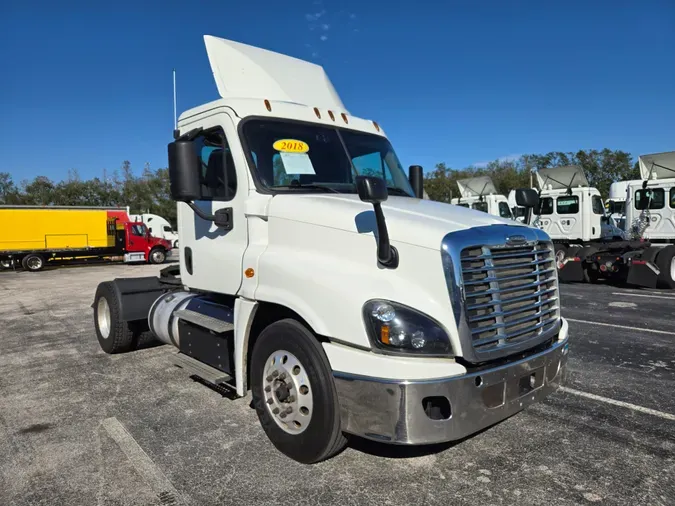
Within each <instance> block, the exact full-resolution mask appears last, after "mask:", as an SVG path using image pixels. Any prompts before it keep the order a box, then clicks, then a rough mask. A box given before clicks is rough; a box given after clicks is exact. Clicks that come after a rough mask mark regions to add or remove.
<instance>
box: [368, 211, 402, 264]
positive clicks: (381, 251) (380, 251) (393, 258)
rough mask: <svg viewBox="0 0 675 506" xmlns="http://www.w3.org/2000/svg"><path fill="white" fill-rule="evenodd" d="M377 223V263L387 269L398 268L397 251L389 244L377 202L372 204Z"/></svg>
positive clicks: (384, 223)
mask: <svg viewBox="0 0 675 506" xmlns="http://www.w3.org/2000/svg"><path fill="white" fill-rule="evenodd" d="M373 209H374V211H375V220H376V222H377V261H378V262H379V263H380V264H381V265H382V267H386V268H388V269H396V268H397V267H398V251H397V250H396V248H395V247H394V246H392V245H391V244H390V243H389V231H388V230H387V224H386V222H385V220H384V213H383V212H382V206H381V205H380V203H379V202H376V203H374V204H373Z"/></svg>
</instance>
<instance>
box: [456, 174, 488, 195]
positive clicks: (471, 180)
mask: <svg viewBox="0 0 675 506" xmlns="http://www.w3.org/2000/svg"><path fill="white" fill-rule="evenodd" d="M457 188H459V194H460V195H461V196H462V197H478V196H479V195H490V194H491V193H492V194H496V193H497V188H495V185H494V183H493V182H492V179H491V178H490V176H479V177H468V178H466V179H459V180H458V181H457Z"/></svg>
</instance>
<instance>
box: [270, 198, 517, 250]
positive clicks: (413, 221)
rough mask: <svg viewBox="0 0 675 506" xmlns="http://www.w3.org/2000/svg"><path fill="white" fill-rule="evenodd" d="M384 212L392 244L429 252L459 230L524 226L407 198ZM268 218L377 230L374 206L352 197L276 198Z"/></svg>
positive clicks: (392, 202) (384, 207) (390, 204)
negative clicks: (418, 248) (416, 247)
mask: <svg viewBox="0 0 675 506" xmlns="http://www.w3.org/2000/svg"><path fill="white" fill-rule="evenodd" d="M382 210H383V212H384V217H385V220H386V222H387V229H388V231H389V238H390V239H391V241H392V242H394V243H395V242H402V243H408V244H412V245H416V246H422V247H425V248H430V249H439V248H440V247H441V240H442V239H443V237H444V236H445V235H446V234H447V233H449V232H454V231H456V230H464V229H467V228H471V227H479V226H484V225H495V224H502V225H512V226H514V227H517V226H524V225H522V224H520V223H517V222H515V221H513V220H509V219H503V218H499V217H498V216H493V215H490V214H487V213H484V212H481V211H474V210H472V209H467V208H464V207H459V206H455V205H451V204H444V203H442V202H435V201H432V200H418V199H413V198H408V197H389V199H387V201H386V202H384V203H383V204H382ZM269 217H270V218H280V219H286V220H292V221H300V222H304V223H310V224H313V225H317V226H324V227H329V228H335V229H339V230H344V231H347V232H353V233H361V234H363V233H366V234H371V233H373V231H374V230H375V229H376V223H375V213H374V212H373V206H372V205H371V204H367V203H365V202H362V201H361V200H360V199H359V197H358V196H357V195H350V194H343V195H337V194H319V195H316V194H303V195H298V194H295V195H277V196H275V197H274V198H273V199H272V202H271V203H270V205H269Z"/></svg>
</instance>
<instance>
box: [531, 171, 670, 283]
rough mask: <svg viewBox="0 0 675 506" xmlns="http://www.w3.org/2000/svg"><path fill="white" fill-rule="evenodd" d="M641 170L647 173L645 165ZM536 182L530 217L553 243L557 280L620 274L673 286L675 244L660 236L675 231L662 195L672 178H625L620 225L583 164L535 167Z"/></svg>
mask: <svg viewBox="0 0 675 506" xmlns="http://www.w3.org/2000/svg"><path fill="white" fill-rule="evenodd" d="M673 161H675V160H673ZM641 164H642V162H641ZM660 170H664V169H660ZM654 171H655V169H653V168H652V169H651V172H649V174H654ZM643 172H644V175H647V169H645V170H644V171H643ZM644 175H643V177H644ZM652 177H653V176H652ZM537 183H538V185H539V188H540V192H539V202H538V206H537V208H536V210H535V219H534V220H533V222H532V223H533V225H534V226H536V227H539V228H541V229H542V230H544V231H546V232H547V233H548V235H549V236H550V237H551V239H552V240H553V242H554V243H555V250H556V263H557V266H558V269H559V276H560V279H561V280H563V281H586V282H595V281H597V280H598V279H600V278H620V279H622V280H623V281H625V282H627V283H629V284H633V285H637V286H644V287H651V288H655V287H657V286H661V287H664V288H675V246H668V247H664V245H665V244H666V242H665V241H664V238H665V237H668V235H669V234H672V233H671V232H670V230H673V232H675V227H672V225H671V224H673V222H672V221H669V216H670V213H669V212H668V211H667V210H666V207H667V206H666V200H665V199H666V195H667V194H668V192H669V191H670V188H671V187H672V186H673V183H675V179H673V180H671V182H670V183H667V182H666V183H664V182H657V183H656V184H654V183H653V182H651V181H646V180H645V181H642V182H639V183H633V182H628V185H627V195H628V200H627V201H626V207H625V209H626V220H625V221H624V226H625V229H621V228H619V227H617V226H616V225H615V224H614V223H612V220H611V219H610V216H609V215H608V214H607V213H606V212H605V207H604V205H603V202H602V198H601V196H600V192H599V191H598V190H597V188H593V187H591V186H589V184H588V180H587V178H586V175H585V174H584V171H583V169H582V167H580V166H578V165H571V166H565V167H551V168H545V169H540V170H538V171H537ZM652 188H654V190H652ZM673 205H675V201H674V202H673ZM645 206H651V209H649V208H645ZM633 208H635V209H633ZM652 210H654V211H652ZM652 212H655V213H656V214H655V215H652V214H651V213H652ZM669 223H670V224H669ZM635 229H639V230H637V232H636V230H635ZM646 230H650V232H651V236H649V235H647V233H646ZM671 237H673V235H671ZM645 239H648V240H645ZM654 239H656V240H654ZM659 240H661V241H659ZM659 242H660V243H659Z"/></svg>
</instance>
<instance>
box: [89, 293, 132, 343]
mask: <svg viewBox="0 0 675 506" xmlns="http://www.w3.org/2000/svg"><path fill="white" fill-rule="evenodd" d="M92 307H93V308H94V327H95V328H96V337H97V339H98V344H99V345H100V346H101V349H102V350H103V351H105V352H106V353H109V354H115V353H125V352H127V351H130V350H131V349H132V348H133V343H134V332H133V331H132V329H131V328H129V324H128V323H127V322H125V321H123V320H122V319H121V315H120V300H119V299H118V297H117V291H116V290H115V287H114V285H113V283H112V282H110V281H106V282H104V283H101V284H99V285H98V288H97V289H96V295H95V296H94V304H93V306H92Z"/></svg>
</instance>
